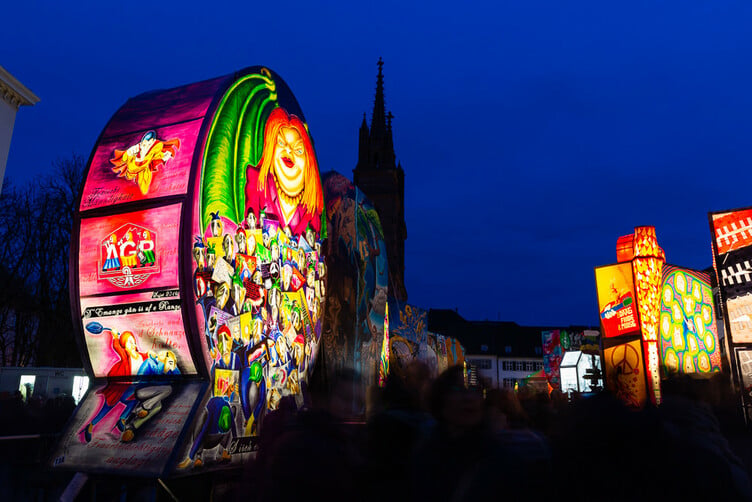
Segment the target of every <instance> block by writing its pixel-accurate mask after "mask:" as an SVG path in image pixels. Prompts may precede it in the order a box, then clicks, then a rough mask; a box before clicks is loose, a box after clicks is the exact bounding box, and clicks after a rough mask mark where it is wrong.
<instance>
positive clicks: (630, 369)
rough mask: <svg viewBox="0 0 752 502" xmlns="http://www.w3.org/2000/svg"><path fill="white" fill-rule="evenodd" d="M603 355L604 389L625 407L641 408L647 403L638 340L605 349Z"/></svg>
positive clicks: (643, 370)
mask: <svg viewBox="0 0 752 502" xmlns="http://www.w3.org/2000/svg"><path fill="white" fill-rule="evenodd" d="M603 353H604V358H603V359H604V366H605V368H606V387H607V388H609V389H611V390H612V391H613V392H615V393H616V396H617V397H618V398H619V399H621V400H622V401H623V402H624V403H625V404H626V405H627V406H630V407H632V408H641V407H642V406H643V405H644V404H645V403H646V401H647V388H646V382H645V367H644V365H643V362H642V360H643V358H642V347H641V344H640V340H633V341H631V342H628V343H623V344H620V345H616V346H613V347H611V348H607V349H605V350H604V351H603Z"/></svg>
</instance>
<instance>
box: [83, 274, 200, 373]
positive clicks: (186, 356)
mask: <svg viewBox="0 0 752 502" xmlns="http://www.w3.org/2000/svg"><path fill="white" fill-rule="evenodd" d="M169 291H172V294H173V296H170V297H169V298H160V296H163V295H164V293H165V291H156V292H146V293H136V294H124V295H118V296H100V297H95V298H81V313H82V316H83V319H82V320H81V322H82V328H83V333H84V339H85V340H86V348H87V349H88V352H89V358H90V360H91V366H92V369H93V370H94V375H95V376H96V377H104V376H107V373H108V372H109V371H110V368H112V366H113V365H114V364H115V363H116V362H118V360H119V356H118V355H117V353H116V352H115V350H114V349H113V348H112V335H111V334H110V332H108V331H103V332H101V333H99V334H93V333H91V332H90V331H89V330H87V329H86V326H87V324H89V323H91V322H97V323H99V324H101V325H102V326H103V327H105V328H109V329H111V330H115V331H118V332H119V333H122V332H123V331H130V332H131V333H133V334H134V336H135V338H136V343H137V346H138V349H139V351H140V352H149V351H151V352H154V353H157V354H158V353H159V352H161V351H163V350H171V351H172V352H174V353H175V357H176V358H177V366H178V369H179V370H180V373H181V374H184V375H185V374H195V373H196V366H195V364H194V363H193V359H192V358H191V353H190V350H189V348H188V340H187V338H186V334H185V328H184V326H183V317H182V315H181V311H180V309H179V308H178V309H177V310H168V311H159V310H158V306H159V305H160V304H164V302H166V301H168V300H169V301H172V302H173V303H175V302H179V300H180V297H179V296H178V295H177V290H176V289H175V290H169ZM143 303H150V304H152V305H154V308H153V309H152V311H151V312H138V309H137V308H135V307H134V305H136V304H143ZM99 307H101V308H102V309H106V310H108V311H109V312H112V311H113V310H114V309H120V310H121V312H117V313H115V315H94V314H91V313H87V309H91V310H90V312H94V313H96V312H97V311H99V312H102V310H99V309H98V308H99ZM134 310H136V311H135V312H133V311H134Z"/></svg>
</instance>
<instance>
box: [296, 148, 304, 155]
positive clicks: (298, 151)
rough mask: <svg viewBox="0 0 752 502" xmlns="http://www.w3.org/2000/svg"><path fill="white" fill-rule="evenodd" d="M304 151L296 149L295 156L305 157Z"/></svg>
mask: <svg viewBox="0 0 752 502" xmlns="http://www.w3.org/2000/svg"><path fill="white" fill-rule="evenodd" d="M303 152H304V150H303V149H302V148H296V149H295V155H299V156H301V157H302V156H303Z"/></svg>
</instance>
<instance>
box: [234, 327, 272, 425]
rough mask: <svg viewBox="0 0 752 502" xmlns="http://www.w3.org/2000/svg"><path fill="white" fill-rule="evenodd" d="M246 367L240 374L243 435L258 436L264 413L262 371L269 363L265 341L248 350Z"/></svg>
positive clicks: (264, 392)
mask: <svg viewBox="0 0 752 502" xmlns="http://www.w3.org/2000/svg"><path fill="white" fill-rule="evenodd" d="M247 353H248V361H247V366H246V367H245V368H243V370H242V371H241V373H240V402H241V405H242V408H243V416H244V418H245V420H246V422H245V423H246V426H245V435H246V436H255V435H258V434H259V432H260V429H261V421H262V419H263V416H264V412H265V411H266V378H264V369H265V367H266V366H267V365H268V362H269V352H268V347H267V346H266V340H263V341H261V342H259V343H257V344H256V345H255V346H254V347H253V348H251V349H250V350H248V352H247Z"/></svg>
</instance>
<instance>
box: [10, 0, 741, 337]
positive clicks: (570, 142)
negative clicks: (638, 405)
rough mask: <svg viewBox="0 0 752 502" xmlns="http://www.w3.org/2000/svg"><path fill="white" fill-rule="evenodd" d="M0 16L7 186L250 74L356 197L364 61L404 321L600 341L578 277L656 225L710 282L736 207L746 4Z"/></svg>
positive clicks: (345, 6) (169, 7) (252, 6)
mask: <svg viewBox="0 0 752 502" xmlns="http://www.w3.org/2000/svg"><path fill="white" fill-rule="evenodd" d="M102 3H103V2H51V1H50V2H34V1H29V2H11V3H9V4H8V5H5V6H3V8H2V12H3V18H4V19H3V21H2V25H3V26H2V29H0V65H2V66H3V67H5V69H6V70H8V71H9V72H10V73H11V74H13V75H14V76H15V77H16V78H17V79H19V80H20V81H21V82H22V83H23V84H24V85H26V86H27V87H28V88H29V89H31V90H32V91H33V92H34V93H35V94H36V95H37V96H39V97H40V98H41V101H40V102H39V103H38V104H37V105H36V106H34V107H31V108H28V107H26V108H22V109H21V110H20V111H19V113H18V115H17V117H16V124H15V130H14V134H13V139H12V143H11V150H10V155H9V159H8V167H7V172H6V176H7V177H10V178H11V179H13V180H14V181H15V182H16V183H24V182H25V181H27V180H30V179H31V178H32V177H33V176H36V175H39V174H45V173H49V172H51V170H52V169H53V167H52V166H53V162H54V161H55V160H56V159H60V158H66V157H70V156H71V154H72V153H78V154H81V155H82V156H84V157H86V158H88V156H89V154H90V153H91V149H92V147H93V146H94V143H95V141H96V139H97V137H98V135H99V133H100V132H101V130H102V129H103V128H104V126H105V124H106V123H107V121H108V120H109V118H110V117H111V116H112V115H113V114H114V113H115V111H116V110H117V109H118V108H119V107H120V106H121V105H123V104H124V103H125V101H126V100H127V99H128V98H130V97H132V96H135V95H138V94H140V93H142V92H145V91H150V90H154V89H166V88H170V87H176V86H180V85H184V84H188V83H191V82H196V81H200V80H205V79H208V78H212V77H216V76H220V75H225V74H228V73H231V72H233V71H235V70H238V69H241V68H244V67H248V66H253V65H265V66H268V67H269V68H271V69H273V70H274V71H276V72H277V73H279V74H280V75H281V76H282V78H283V79H284V80H285V81H286V82H287V84H288V85H289V86H290V87H291V89H292V91H293V92H294V93H295V95H296V97H297V99H298V102H299V103H300V105H301V107H302V109H303V112H304V114H305V116H306V119H307V122H308V125H309V127H310V130H311V133H312V136H313V139H314V141H315V147H316V151H317V155H318V159H319V164H320V167H321V169H322V171H327V170H330V169H334V170H336V171H339V172H341V173H342V174H344V175H346V176H347V177H348V178H350V179H352V169H353V168H354V167H355V164H356V162H357V139H358V127H359V126H360V123H361V121H362V118H363V113H364V112H367V113H368V117H369V120H370V115H371V110H372V107H373V96H374V89H375V83H376V72H377V66H376V62H377V60H378V58H379V57H380V56H381V57H383V59H384V62H385V64H384V74H385V96H386V104H387V110H391V111H392V113H393V114H394V117H395V118H394V122H393V130H394V144H395V151H396V154H397V159H398V160H399V161H400V162H401V163H402V166H403V168H404V170H405V212H406V222H407V229H408V239H407V241H406V259H405V261H406V277H405V282H406V286H407V290H408V294H409V300H410V303H412V304H415V305H418V306H420V307H424V308H457V309H458V311H459V313H460V314H461V315H462V316H464V317H465V318H467V319H473V320H482V319H489V320H497V319H500V320H510V321H516V322H518V323H519V324H522V325H562V326H564V325H569V324H589V325H596V324H597V322H598V321H597V320H598V314H597V301H596V294H595V280H594V273H593V268H594V267H595V266H599V265H605V264H609V263H613V262H615V260H616V253H615V244H616V239H617V238H618V237H619V236H620V235H623V234H628V233H631V232H632V231H633V228H634V227H635V226H637V225H654V226H655V227H656V231H657V235H658V242H659V243H660V244H661V246H662V247H663V248H664V250H665V252H666V257H667V260H668V262H669V263H673V264H676V265H681V266H686V267H691V268H699V269H702V268H705V267H708V266H710V265H711V241H710V238H711V235H710V230H709V225H708V219H707V218H708V217H707V213H708V212H709V211H718V210H724V209H730V208H736V207H742V206H750V205H752V190H750V189H749V188H748V187H750V186H752V169H750V157H751V156H752V150H751V149H750V147H749V146H750V144H752V94H751V93H750V90H752V63H751V62H750V60H751V58H750V54H752V30H750V29H749V27H750V26H752V3H749V2H746V1H736V2H725V1H719V2H695V1H686V0H683V1H678V0H677V1H656V0H651V1H631V2H621V3H619V4H618V5H617V4H615V3H614V2H603V1H587V2H584V1H583V2H559V1H535V0H525V1H520V2H470V3H468V4H462V6H461V4H460V3H459V2H444V3H437V2H420V3H417V2H415V3H406V2H392V1H390V2H372V3H371V2H369V3H363V5H362V6H361V5H357V6H356V5H351V4H350V2H342V4H341V5H334V4H331V3H328V2H326V3H323V2H305V3H297V2H287V3H284V5H283V4H280V3H277V2H267V3H264V2H242V3H239V4H236V5H234V6H223V5H222V4H223V2H191V1H185V2H176V3H174V4H170V3H169V2H153V3H149V2H146V3H136V2H123V3H122V5H121V6H107V7H104V6H102Z"/></svg>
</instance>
